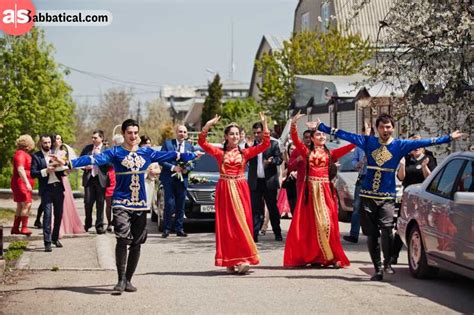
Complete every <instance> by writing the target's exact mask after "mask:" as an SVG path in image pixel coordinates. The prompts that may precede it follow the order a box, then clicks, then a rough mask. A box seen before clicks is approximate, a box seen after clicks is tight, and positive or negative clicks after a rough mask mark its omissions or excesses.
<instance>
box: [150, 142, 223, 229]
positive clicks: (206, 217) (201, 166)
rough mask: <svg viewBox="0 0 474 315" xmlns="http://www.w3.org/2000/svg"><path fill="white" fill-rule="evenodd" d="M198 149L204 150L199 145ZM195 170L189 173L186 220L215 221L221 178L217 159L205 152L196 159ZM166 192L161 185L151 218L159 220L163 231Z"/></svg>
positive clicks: (188, 221) (187, 221)
mask: <svg viewBox="0 0 474 315" xmlns="http://www.w3.org/2000/svg"><path fill="white" fill-rule="evenodd" d="M196 150H200V151H202V149H200V148H199V147H196ZM194 163H195V165H194V170H193V171H192V172H191V173H190V175H189V186H188V191H187V195H186V200H185V205H184V216H185V218H184V222H185V223H192V222H214V220H215V208H214V200H215V194H216V184H217V180H218V179H219V167H218V165H217V161H216V159H214V157H212V156H211V155H209V154H204V155H203V156H201V158H200V159H199V160H196V161H195V162H194ZM164 204H165V202H164V192H163V187H162V186H161V185H160V186H159V187H158V191H157V202H156V207H154V208H153V209H152V210H153V211H152V213H151V220H152V221H153V222H157V224H158V229H159V231H160V232H161V231H163V212H164Z"/></svg>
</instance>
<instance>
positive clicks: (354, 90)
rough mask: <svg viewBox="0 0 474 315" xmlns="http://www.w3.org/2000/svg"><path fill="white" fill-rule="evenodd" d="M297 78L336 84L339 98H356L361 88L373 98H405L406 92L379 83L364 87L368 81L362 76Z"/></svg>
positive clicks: (300, 76) (304, 76)
mask: <svg viewBox="0 0 474 315" xmlns="http://www.w3.org/2000/svg"><path fill="white" fill-rule="evenodd" d="M296 78H301V79H306V80H313V81H319V82H325V83H332V84H334V87H335V90H336V92H337V96H339V97H356V96H357V94H359V92H360V90H361V88H365V89H366V90H367V92H368V93H369V95H370V96H371V97H389V96H400V97H401V96H403V95H404V92H403V91H402V90H399V89H395V88H393V87H391V86H389V85H386V84H384V83H378V84H376V85H374V86H372V87H366V86H362V85H361V83H362V81H364V80H366V79H368V77H365V76H363V75H361V74H353V75H297V76H296Z"/></svg>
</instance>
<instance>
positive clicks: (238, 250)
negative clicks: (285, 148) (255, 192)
mask: <svg viewBox="0 0 474 315" xmlns="http://www.w3.org/2000/svg"><path fill="white" fill-rule="evenodd" d="M260 118H261V120H262V123H263V126H264V136H263V141H262V143H261V144H260V145H257V146H253V147H249V148H245V149H241V148H239V146H238V144H239V142H240V133H239V126H237V124H235V123H232V124H230V125H229V126H227V127H226V128H225V130H224V134H225V135H224V137H225V142H224V147H223V148H222V149H221V148H217V147H214V146H212V145H210V144H209V143H208V142H207V141H206V136H207V132H208V131H209V128H211V126H213V125H214V124H215V123H217V122H218V121H219V119H220V117H219V116H217V115H216V117H214V118H213V119H211V120H209V121H208V122H207V123H206V125H205V126H204V127H203V128H202V132H201V134H200V135H199V141H198V144H199V145H200V146H201V148H202V149H203V150H204V151H206V152H207V153H208V154H210V155H212V156H213V157H214V158H216V159H217V163H218V165H219V169H220V178H219V181H218V182H217V185H216V199H215V207H216V256H215V265H216V266H221V267H227V271H228V272H230V273H233V272H235V271H236V268H237V272H238V273H240V274H245V273H247V272H248V270H249V268H250V265H257V264H258V263H259V262H260V258H259V255H258V251H257V246H256V245H255V242H254V241H253V236H252V231H253V223H252V207H251V206H250V191H249V186H248V183H247V180H246V178H245V174H244V172H245V166H246V164H247V161H248V160H249V159H251V158H253V157H255V156H257V155H258V154H259V153H261V152H263V151H265V150H266V149H267V148H268V147H269V146H270V133H269V131H268V127H267V121H266V118H265V115H264V114H263V113H260Z"/></svg>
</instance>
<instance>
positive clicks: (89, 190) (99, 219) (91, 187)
mask: <svg viewBox="0 0 474 315" xmlns="http://www.w3.org/2000/svg"><path fill="white" fill-rule="evenodd" d="M94 203H95V207H96V210H97V212H96V220H95V228H96V229H102V228H103V225H104V203H105V187H102V186H101V185H100V182H99V178H98V177H97V176H95V177H91V178H90V179H89V182H88V183H87V186H86V187H84V209H85V212H86V219H85V222H84V225H85V226H86V228H87V229H88V228H90V227H91V226H92V209H93V207H94Z"/></svg>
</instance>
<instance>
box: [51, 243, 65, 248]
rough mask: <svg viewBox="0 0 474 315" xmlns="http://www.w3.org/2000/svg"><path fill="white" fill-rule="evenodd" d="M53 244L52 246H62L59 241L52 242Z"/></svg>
mask: <svg viewBox="0 0 474 315" xmlns="http://www.w3.org/2000/svg"><path fill="white" fill-rule="evenodd" d="M53 244H54V246H56V247H57V248H61V247H63V244H61V242H60V241H56V242H53Z"/></svg>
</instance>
